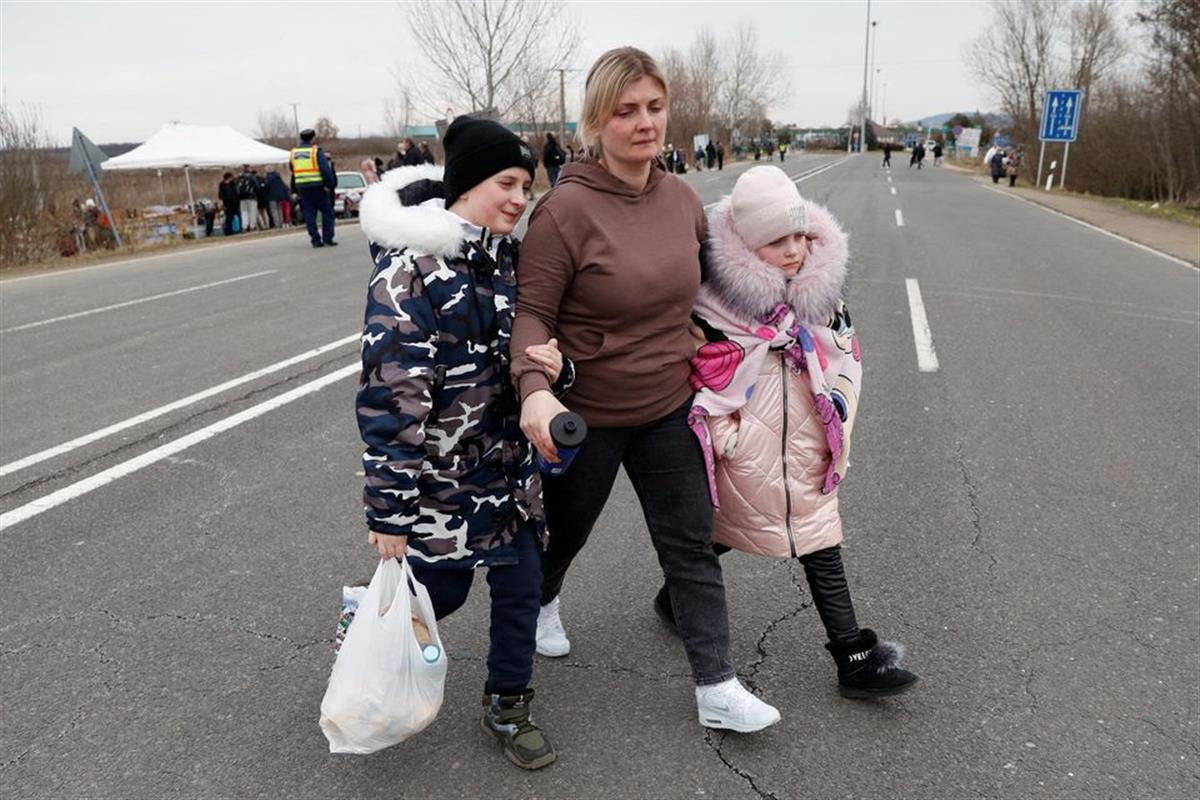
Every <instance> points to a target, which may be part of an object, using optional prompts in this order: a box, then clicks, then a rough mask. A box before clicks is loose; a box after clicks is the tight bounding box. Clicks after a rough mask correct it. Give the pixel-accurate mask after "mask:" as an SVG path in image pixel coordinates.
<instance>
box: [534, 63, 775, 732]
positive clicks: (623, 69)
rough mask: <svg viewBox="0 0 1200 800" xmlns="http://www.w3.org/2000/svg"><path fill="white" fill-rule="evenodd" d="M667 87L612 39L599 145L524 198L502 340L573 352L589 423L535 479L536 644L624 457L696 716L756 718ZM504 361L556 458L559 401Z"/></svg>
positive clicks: (696, 261) (539, 438)
mask: <svg viewBox="0 0 1200 800" xmlns="http://www.w3.org/2000/svg"><path fill="white" fill-rule="evenodd" d="M667 99H668V98H667V89H666V81H665V80H664V78H663V76H662V73H661V72H660V71H659V69H658V66H657V65H656V64H655V63H654V60H653V59H652V58H650V56H648V55H647V54H646V53H644V52H642V51H641V50H637V49H636V48H632V47H623V48H618V49H616V50H611V51H609V52H607V53H605V54H604V55H602V56H601V57H600V58H599V59H598V60H597V61H596V63H595V64H593V65H592V68H591V70H590V71H589V73H588V78H587V84H586V88H585V92H584V109H583V116H582V121H583V130H582V134H583V140H584V144H586V145H589V146H594V147H595V148H596V150H597V152H598V153H599V157H598V158H597V159H596V160H594V161H582V162H575V163H572V164H567V165H566V166H565V167H564V168H563V170H562V173H561V175H560V177H559V181H558V184H557V185H556V186H555V188H554V189H553V190H552V191H550V192H549V193H547V194H546V196H545V197H544V198H543V199H542V201H541V202H540V203H539V204H538V206H537V208H536V209H535V211H534V212H533V217H532V219H531V220H530V224H529V232H528V234H527V235H526V237H525V241H524V245H523V247H522V251H521V258H520V261H519V263H518V267H517V269H518V275H519V279H520V281H519V282H520V289H519V291H518V296H517V315H516V318H515V319H514V322H513V340H512V352H513V353H514V354H521V353H524V352H525V348H526V347H528V346H531V345H537V344H545V343H546V342H548V341H549V340H550V339H551V338H552V337H554V338H557V339H558V342H559V348H560V349H561V350H562V351H563V353H565V354H566V355H568V356H570V357H571V359H573V360H574V362H575V373H576V374H575V384H574V387H573V388H572V390H571V395H570V397H569V399H568V401H567V402H568V403H569V404H570V410H572V411H574V412H576V413H578V414H580V415H582V416H583V418H584V419H585V420H586V421H587V423H588V427H589V432H588V437H587V439H586V440H585V442H584V444H583V446H582V448H581V449H580V451H579V453H578V454H577V455H576V456H575V460H574V461H573V463H572V465H571V468H570V470H568V471H567V472H566V473H565V474H563V475H561V476H558V477H549V476H547V477H545V479H544V480H543V492H544V496H545V510H546V524H547V528H548V530H549V532H550V537H549V544H548V546H547V549H546V551H545V553H544V554H543V560H542V571H543V582H542V611H541V614H540V616H539V619H538V652H540V653H542V654H543V655H550V656H562V655H566V654H567V652H569V650H570V642H569V641H568V640H567V637H566V633H565V632H564V631H563V628H562V623H561V621H560V619H559V614H558V605H559V604H558V595H559V592H560V590H561V589H562V583H563V578H564V576H565V575H566V572H567V569H568V567H569V566H570V564H571V560H572V559H573V558H574V557H575V555H576V554H577V553H578V552H579V551H580V550H581V549H582V548H583V545H584V544H585V542H586V541H587V537H588V534H589V533H591V530H592V526H593V525H594V524H595V522H596V519H597V518H598V517H599V516H600V512H601V511H602V510H603V509H604V504H605V502H606V501H607V500H608V496H609V493H610V492H611V490H612V486H613V482H614V481H615V479H616V474H617V469H618V468H619V467H620V466H622V465H624V467H625V471H626V473H627V474H628V475H629V478H630V480H631V481H632V483H633V485H634V488H635V490H636V491H637V495H638V498H639V500H640V502H641V505H642V512H643V514H644V515H645V518H646V526H647V528H648V529H649V531H650V539H651V541H652V542H653V544H654V548H655V550H656V551H657V552H658V560H659V563H660V564H661V565H662V568H663V573H664V574H665V576H666V581H667V586H668V587H669V590H670V597H671V604H672V609H673V612H674V618H675V623H676V625H677V627H678V631H679V634H680V636H681V637H682V639H683V642H684V648H685V650H686V651H687V656H688V661H689V662H690V664H691V668H692V679H693V681H694V683H695V684H696V703H697V708H698V712H699V719H700V723H701V724H702V725H705V726H707V727H711V728H724V729H728V730H735V731H743V732H748V731H756V730H761V729H762V728H765V727H767V726H768V725H772V724H774V723H775V722H777V721H779V712H778V711H777V710H776V709H775V708H773V707H771V706H770V705H767V704H766V703H764V702H763V701H761V700H759V699H758V698H757V697H755V696H754V695H753V694H751V693H750V692H749V691H747V690H746V689H745V688H744V687H743V686H742V685H741V684H740V683H739V682H738V680H737V677H736V675H735V671H734V667H733V660H732V657H731V655H730V647H729V619H728V613H727V610H726V605H725V586H724V583H723V581H722V577H721V566H720V563H719V562H718V561H717V558H716V555H715V554H714V553H713V551H712V526H713V516H712V506H711V504H710V503H709V499H708V487H707V478H706V469H705V464H704V457H703V454H702V452H701V450H700V447H699V445H698V443H697V441H696V439H695V437H694V436H693V435H692V433H691V430H690V429H689V427H688V423H687V417H688V411H689V409H690V406H691V397H692V390H691V388H690V386H689V384H688V376H689V365H688V359H689V358H690V357H691V356H692V355H693V354H694V352H695V345H694V344H693V342H692V339H691V336H690V335H689V333H688V321H689V318H690V314H691V310H692V304H693V302H694V301H695V299H696V292H697V291H698V290H699V287H700V246H701V243H702V242H703V241H704V237H705V227H704V226H705V222H704V209H703V207H702V206H701V203H700V198H699V197H698V196H697V195H696V192H695V191H694V190H693V189H692V188H691V187H690V186H688V185H687V184H686V183H684V182H683V181H682V180H680V179H679V178H677V177H675V176H673V175H668V174H667V173H666V172H664V171H663V170H662V169H661V168H658V167H657V162H656V157H657V155H658V153H659V152H660V151H661V150H662V146H663V136H664V134H665V131H666V126H667ZM513 376H514V379H515V381H516V383H517V386H518V389H519V391H520V395H521V399H522V411H521V428H522V430H524V431H525V433H526V435H528V436H529V438H530V440H531V441H532V442H533V444H534V446H536V447H537V448H538V450H539V451H540V452H541V453H542V454H543V455H545V456H546V457H547V458H548V459H549V460H551V461H554V460H557V452H556V451H555V448H554V442H553V440H552V439H551V438H550V420H552V419H553V418H554V416H555V415H556V414H559V413H561V412H563V411H565V410H567V408H566V407H565V406H563V404H562V403H560V402H559V401H558V400H557V399H555V397H554V395H553V394H552V393H551V392H550V387H549V383H548V382H547V381H546V379H545V373H544V372H543V371H542V370H541V368H540V367H539V366H538V365H537V364H536V363H535V362H533V361H532V360H530V359H528V358H526V357H522V356H521V355H517V356H516V357H515V358H514V362H513Z"/></svg>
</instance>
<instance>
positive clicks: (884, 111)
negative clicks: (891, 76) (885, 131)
mask: <svg viewBox="0 0 1200 800" xmlns="http://www.w3.org/2000/svg"><path fill="white" fill-rule="evenodd" d="M881 110H882V112H883V113H882V115H881V116H882V117H883V124H884V125H887V81H884V82H883V106H882V109H881Z"/></svg>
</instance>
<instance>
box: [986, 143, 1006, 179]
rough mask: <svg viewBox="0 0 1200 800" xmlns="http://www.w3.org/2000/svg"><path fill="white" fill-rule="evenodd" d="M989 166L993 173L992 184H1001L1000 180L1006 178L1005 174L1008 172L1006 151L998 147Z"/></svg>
mask: <svg viewBox="0 0 1200 800" xmlns="http://www.w3.org/2000/svg"><path fill="white" fill-rule="evenodd" d="M988 166H989V167H990V168H991V171H992V183H999V182H1000V179H1001V178H1003V177H1004V173H1005V171H1006V167H1005V165H1004V151H1003V150H1001V149H1000V148H999V147H997V148H996V152H995V153H993V154H992V159H991V161H989V162H988Z"/></svg>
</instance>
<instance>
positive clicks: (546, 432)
mask: <svg viewBox="0 0 1200 800" xmlns="http://www.w3.org/2000/svg"><path fill="white" fill-rule="evenodd" d="M552 341H553V340H552ZM566 410H567V407H566V406H564V405H563V404H562V403H560V402H558V398H556V397H555V396H554V395H553V394H551V393H550V391H549V390H548V389H541V390H539V391H536V392H534V393H533V394H531V395H529V397H526V398H525V402H523V403H521V430H522V431H523V432H524V434H525V435H526V436H528V437H529V441H530V442H532V443H533V446H534V447H536V448H537V451H538V452H539V453H541V454H542V456H543V457H544V458H545V459H546V460H547V461H551V462H553V463H555V464H557V463H558V449H557V448H555V446H554V439H552V438H551V437H550V420H552V419H554V418H555V417H556V416H558V415H559V414H561V413H562V412H564V411H566Z"/></svg>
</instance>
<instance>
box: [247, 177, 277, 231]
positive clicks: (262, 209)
mask: <svg viewBox="0 0 1200 800" xmlns="http://www.w3.org/2000/svg"><path fill="white" fill-rule="evenodd" d="M250 174H251V175H253V176H254V183H255V190H254V191H255V196H254V199H255V200H256V201H257V204H258V208H257V212H258V227H259V228H260V229H261V230H264V231H265V230H267V229H268V228H274V227H275V222H274V220H272V219H271V214H270V212H269V211H268V210H267V205H268V202H269V198H268V197H267V182H266V181H265V180H263V178H261V177H259V174H258V170H256V169H252V170H250Z"/></svg>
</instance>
